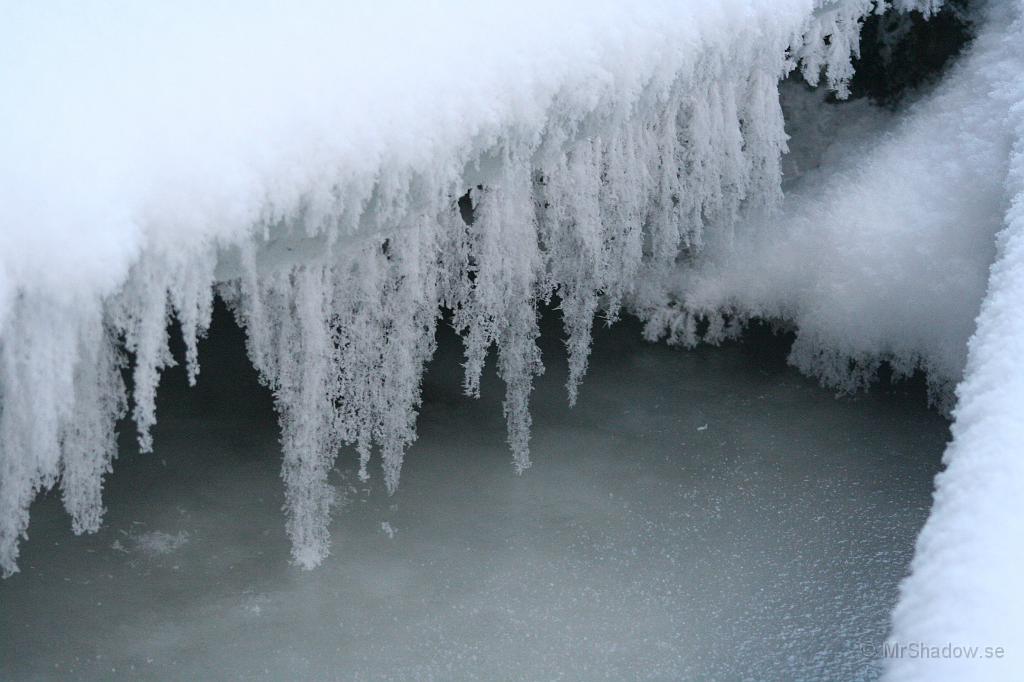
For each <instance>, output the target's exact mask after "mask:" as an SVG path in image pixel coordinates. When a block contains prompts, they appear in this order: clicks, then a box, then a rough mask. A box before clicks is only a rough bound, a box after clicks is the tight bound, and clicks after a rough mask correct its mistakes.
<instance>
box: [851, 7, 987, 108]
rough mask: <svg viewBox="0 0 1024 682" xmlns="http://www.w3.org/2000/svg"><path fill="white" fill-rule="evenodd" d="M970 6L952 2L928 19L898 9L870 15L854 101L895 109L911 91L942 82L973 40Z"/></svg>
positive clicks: (857, 68)
mask: <svg viewBox="0 0 1024 682" xmlns="http://www.w3.org/2000/svg"><path fill="white" fill-rule="evenodd" d="M970 4H971V3H970V2H969V0H948V1H947V2H946V3H944V4H943V6H942V8H941V9H940V10H939V11H938V13H937V14H935V15H934V16H932V17H930V18H927V19H926V18H925V17H924V15H922V14H921V13H920V12H918V11H916V10H915V11H912V12H901V11H897V10H895V9H892V8H890V9H889V10H888V11H887V12H886V13H885V14H882V15H878V14H872V15H870V16H869V17H868V18H867V19H866V20H865V21H864V28H863V29H862V31H861V39H860V45H861V48H860V57H859V58H855V59H854V60H853V65H854V76H853V78H852V79H851V81H850V95H851V97H852V98H858V97H870V98H871V99H872V100H874V101H875V102H877V103H878V104H883V105H888V106H895V105H896V104H898V103H899V102H900V101H901V100H902V98H903V97H904V95H906V94H907V93H908V92H909V91H912V90H914V89H916V88H919V87H921V86H923V85H927V84H929V83H933V82H935V81H937V80H938V79H939V78H940V77H941V75H942V73H943V72H944V71H945V70H946V67H947V66H949V64H950V63H951V62H952V61H953V59H954V58H955V57H956V56H957V55H959V54H960V52H961V51H962V50H963V48H964V47H965V46H966V45H967V43H968V42H969V41H970V39H971V38H972V37H973V34H972V30H973V27H972V22H971V8H970V7H969V5H970Z"/></svg>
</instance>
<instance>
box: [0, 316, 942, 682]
mask: <svg viewBox="0 0 1024 682" xmlns="http://www.w3.org/2000/svg"><path fill="white" fill-rule="evenodd" d="M560 326H561V321H560V320H559V319H558V317H557V315H553V314H548V315H546V316H544V317H542V318H541V330H542V335H541V341H540V345H541V350H542V352H543V356H544V361H545V365H546V366H547V372H546V373H545V374H544V375H543V376H542V377H539V378H538V379H537V388H536V393H535V395H534V398H533V405H534V409H533V419H534V423H533V433H534V435H533V440H532V445H533V448H532V449H533V453H534V455H535V458H536V459H535V463H534V466H533V468H532V469H531V470H530V472H529V474H528V475H526V476H521V477H517V476H512V475H510V474H509V471H508V467H507V458H508V454H507V449H506V448H505V446H504V439H505V423H504V420H503V418H502V415H501V401H502V397H501V380H500V378H499V377H498V375H497V373H496V363H495V359H494V358H493V357H492V359H491V360H490V361H489V362H488V365H487V367H486V368H485V371H484V373H483V375H482V377H481V389H482V391H481V393H482V396H481V399H480V400H479V401H476V400H470V399H468V398H466V397H465V396H463V395H461V393H462V386H461V383H462V382H461V367H460V363H461V362H462V352H461V348H460V342H459V340H458V339H456V338H455V337H454V335H453V334H452V333H451V332H450V331H448V330H447V329H442V332H441V334H440V338H439V341H438V349H437V352H436V355H435V358H434V360H433V361H432V363H431V365H430V367H429V368H428V370H427V373H426V375H425V378H424V386H423V395H424V404H423V408H422V414H421V416H420V419H419V433H420V438H419V440H418V441H417V442H416V443H415V444H414V445H413V446H412V447H411V448H410V450H409V452H408V455H407V461H406V464H405V467H404V472H403V482H402V486H401V488H400V489H399V490H398V492H397V493H396V494H395V495H393V496H389V495H388V494H387V490H386V488H385V485H384V481H383V480H382V479H381V478H380V477H374V478H373V479H372V480H370V481H368V482H366V483H363V482H362V481H360V480H359V476H358V455H357V453H356V452H354V451H353V450H352V449H346V450H344V451H343V453H342V455H341V457H340V458H339V460H338V462H337V469H336V470H335V471H332V473H331V477H330V483H331V485H332V487H333V489H334V500H335V504H336V505H337V506H338V507H340V511H339V512H338V513H336V514H335V518H334V520H333V521H332V523H331V526H330V529H331V531H332V534H333V535H334V538H335V543H336V545H335V546H336V551H334V552H332V554H331V556H329V557H327V558H326V559H325V560H324V562H323V564H322V565H321V567H320V568H319V569H318V570H316V571H311V572H309V571H302V570H299V569H298V568H296V567H294V566H290V565H289V564H288V562H287V560H286V558H287V555H288V544H289V540H288V537H287V535H286V534H285V533H284V531H283V529H282V524H281V519H280V513H279V511H278V510H279V507H280V505H281V503H282V502H283V500H284V495H283V494H282V491H281V486H280V479H279V478H278V469H279V465H280V449H279V446H278V443H277V436H278V430H277V425H276V423H275V416H274V413H273V407H272V401H271V397H270V395H269V392H267V391H262V390H260V388H259V386H258V385H257V383H256V378H255V376H254V373H253V371H252V370H251V368H249V367H248V365H247V363H246V361H245V358H244V357H243V355H244V354H243V352H242V347H243V343H244V341H243V338H242V335H241V333H239V331H238V330H237V329H232V328H231V324H230V316H229V315H228V314H226V312H225V311H223V310H220V311H218V312H217V314H216V315H215V320H214V324H213V327H212V329H211V337H210V339H209V340H207V341H205V342H203V344H202V345H201V355H200V357H201V360H202V362H203V363H204V370H203V371H204V375H203V380H202V381H201V382H200V384H199V385H198V386H197V387H196V388H194V389H189V388H188V387H187V385H186V377H185V372H184V369H183V368H181V367H179V368H175V369H173V370H171V371H169V372H168V373H167V375H166V376H165V378H164V386H162V388H161V391H160V394H159V396H158V410H159V411H160V414H161V418H160V422H159V423H158V424H157V425H156V427H155V428H154V433H153V435H154V444H153V447H154V450H153V455H152V456H146V457H127V456H125V457H123V458H122V460H121V461H120V462H119V467H118V472H117V474H116V475H114V476H112V477H111V478H110V481H109V484H108V490H107V493H106V504H107V506H108V507H109V512H108V514H107V520H106V522H105V524H104V526H103V528H102V529H101V530H100V531H99V532H98V533H97V534H95V535H90V536H81V537H76V536H74V535H72V533H71V532H70V530H69V529H68V528H67V522H66V517H65V515H64V513H63V512H62V510H61V508H60V503H59V500H58V499H57V498H56V496H55V495H48V496H44V497H42V498H41V499H40V500H39V501H38V502H37V503H36V504H35V506H34V507H33V510H32V523H31V526H30V536H31V537H30V539H29V540H28V541H27V542H25V543H23V547H22V557H21V567H22V572H21V573H20V574H18V575H16V576H13V577H12V578H10V579H8V580H6V581H3V582H0V604H2V605H3V608H0V633H3V636H2V637H0V677H2V678H3V679H4V680H9V681H11V682H15V681H18V680H22V679H34V678H39V677H43V678H47V677H63V678H74V679H80V680H91V679H96V680H117V679H139V678H145V679H196V678H200V679H209V678H211V677H215V678H217V679H296V678H299V679H345V680H360V679H366V680H385V679H395V680H411V679H421V680H429V679H437V680H463V679H485V680H494V679H520V678H525V679H535V680H546V679H558V677H559V676H560V675H561V676H563V677H565V678H568V679H588V680H595V679H597V680H599V679H633V678H635V677H638V676H643V675H644V674H647V675H649V676H650V677H652V678H655V679H663V680H687V679H692V680H707V679H719V680H736V679H753V680H806V679H826V680H833V679H836V680H870V679H875V678H876V677H877V676H878V674H879V673H880V666H879V665H878V664H877V663H876V662H875V658H876V656H877V653H878V651H879V650H880V645H881V642H882V640H883V638H884V637H885V632H886V628H887V625H888V614H889V610H890V608H891V606H892V604H893V603H894V601H895V598H896V594H897V585H898V581H899V579H900V577H901V576H902V575H903V573H904V571H905V567H906V565H907V562H908V561H909V559H910V553H911V551H912V548H913V540H914V536H915V534H916V533H917V531H918V529H919V528H920V526H921V524H922V523H923V522H924V519H925V516H926V514H927V510H928V507H929V504H930V500H929V495H930V491H931V481H932V477H933V476H934V474H935V472H936V471H937V470H938V468H939V464H940V463H939V457H940V454H941V452H942V448H943V446H944V442H945V439H946V437H947V435H948V429H947V423H946V422H945V421H944V420H943V419H942V418H941V417H939V416H938V415H936V414H935V413H934V412H930V411H928V410H927V409H926V408H925V404H924V400H923V399H922V395H921V392H920V388H919V389H918V392H917V393H914V394H911V395H906V396H905V395H900V394H895V395H890V394H887V393H884V392H882V391H876V392H873V393H871V394H869V395H864V396H857V397H854V398H842V399H839V400H836V399H834V397H833V395H832V393H831V391H828V390H824V389H821V388H819V387H818V386H817V385H816V384H815V383H814V382H813V381H812V380H808V379H806V378H804V377H801V376H800V375H799V374H798V373H797V372H796V371H795V370H793V369H791V368H787V367H786V366H785V364H784V362H782V360H781V358H767V359H761V358H760V357H759V356H757V355H754V354H752V353H751V352H750V350H751V349H752V348H758V347H760V345H753V344H751V345H748V346H747V347H746V348H744V347H736V346H732V347H727V348H709V347H703V348H700V349H697V350H694V351H690V352H679V351H677V350H674V349H670V348H667V347H665V346H663V345H650V344H646V343H645V342H643V341H642V339H641V335H640V329H639V325H638V324H637V323H636V322H635V321H634V320H630V319H626V320H624V321H623V323H622V324H620V325H616V326H615V327H612V328H611V329H610V330H606V329H603V328H598V329H597V330H596V333H595V339H594V355H593V357H592V359H591V368H590V372H589V374H588V377H587V381H586V382H584V384H583V385H582V386H581V387H580V391H579V396H578V401H577V405H576V406H575V407H574V408H573V409H569V408H568V406H567V405H566V403H565V392H564V388H563V384H564V382H565V381H566V379H567V377H568V359H567V357H566V351H565V349H564V347H563V346H562V345H561V343H560V339H559V328H560ZM705 424H707V429H706V430H704V431H700V430H699V429H700V428H701V427H702V426H703V425H705ZM130 435H131V434H125V437H124V438H123V444H124V450H125V451H126V452H128V451H131V450H132V449H133V447H132V446H133V443H132V439H131V437H130ZM388 528H390V529H391V530H392V531H394V536H393V537H389V533H388V530H387V529H388ZM186 533H187V536H186V535H185V534H186ZM178 538H184V539H187V542H185V543H180V544H179V543H178V542H177V539H178ZM145 539H158V540H159V541H160V542H157V543H146V542H144V540H145ZM171 540H174V541H173V542H171ZM114 543H118V546H119V548H120V549H112V547H111V546H112V545H113V544H114ZM153 545H155V546H157V547H161V548H163V549H170V548H171V547H174V549H173V551H170V552H167V553H154V552H152V551H147V548H148V547H151V546H153ZM174 545H177V546H176V547H175V546H174ZM53 642H59V643H60V645H59V646H54V645H53Z"/></svg>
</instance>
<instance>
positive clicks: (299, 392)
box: [0, 0, 931, 574]
mask: <svg viewBox="0 0 1024 682" xmlns="http://www.w3.org/2000/svg"><path fill="white" fill-rule="evenodd" d="M904 4H905V3H904ZM930 4H931V3H928V5H929V6H930ZM872 9H873V4H872V3H871V2H868V1H867V0H844V1H842V2H828V3H819V2H812V0H784V1H780V0H771V1H769V0H723V1H722V2H716V3H711V4H709V3H705V2H697V1H696V0H693V1H690V2H679V1H676V0H673V1H669V0H661V1H651V2H645V3H640V4H637V3H624V2H597V3H595V2H590V1H588V2H582V1H581V0H576V1H568V0H567V1H565V2H554V3H552V2H538V1H531V2H522V3H515V4H514V5H512V6H508V7H506V6H495V5H491V4H487V3H476V4H465V3H461V2H454V1H452V2H440V3H431V4H429V5H422V4H420V5H415V6H411V4H410V3H407V2H382V3H375V4H374V5H373V7H372V8H363V7H360V6H357V5H355V4H352V3H346V4H341V5H339V4H338V3H308V4H303V5H302V6H301V7H298V8H296V7H285V6H282V5H279V4H277V3H271V2H265V3H264V2H257V3H253V4H251V5H249V6H248V7H247V9H246V12H245V13H244V14H243V15H239V13H238V11H237V8H236V7H235V6H234V5H232V4H230V3H224V2H213V3H209V2H203V3H197V2H196V3H185V4H175V5H174V6H170V5H166V6H164V5H159V6H149V5H147V6H142V5H136V4H133V3H123V2H108V3H102V4H101V5H98V6H89V7H85V6H80V5H77V4H73V3H61V2H53V3H47V4H46V5H45V6H33V7H28V6H23V7H16V8H12V9H11V10H10V11H9V12H8V13H7V15H6V16H5V21H4V22H3V27H2V29H0V31H2V33H0V64H3V65H4V66H3V67H2V70H0V87H2V89H3V91H4V93H5V96H4V98H3V101H2V103H0V130H3V131H4V133H3V135H4V136H3V138H2V139H0V158H2V159H3V162H2V165H0V203H2V204H3V205H4V207H5V210H4V216H3V223H2V227H3V229H0V287H2V288H0V404H2V406H3V407H2V412H0V471H2V473H3V475H2V478H0V569H2V571H3V573H4V574H9V573H11V572H13V571H15V570H16V559H17V553H18V549H17V547H18V541H19V538H20V537H21V536H23V535H24V533H25V530H26V528H27V523H28V505H29V503H30V501H31V500H32V498H33V497H34V496H35V495H36V494H37V493H38V492H39V491H40V490H43V489H49V488H50V487H52V486H53V485H54V484H56V483H57V481H58V480H59V481H60V482H61V484H62V485H63V487H64V493H65V499H66V501H67V508H68V510H69V511H70V512H71V513H72V514H73V517H74V518H73V523H74V526H75V528H77V529H81V530H92V529H94V528H95V526H96V524H97V523H98V522H99V518H100V516H101V507H100V506H99V505H100V494H99V492H100V489H101V487H102V475H103V474H104V473H105V472H106V471H107V470H108V469H109V467H110V462H111V460H112V458H113V456H114V454H115V450H114V445H113V443H114V441H113V436H112V433H113V426H114V424H115V422H116V420H117V419H118V418H119V417H120V416H121V415H122V413H123V411H124V410H125V409H127V408H128V407H130V409H131V414H132V417H133V419H134V421H135V423H136V425H137V426H138V431H139V433H138V437H139V442H140V445H141V446H142V449H143V450H144V451H145V450H148V449H149V447H150V445H151V435H150V432H151V429H152V427H153V425H154V424H155V423H156V414H155V400H156V398H155V396H156V389H157V384H158V382H159V376H160V372H161V370H162V369H164V368H165V367H167V366H168V365H169V363H170V356H169V354H168V352H167V322H168V320H169V319H171V318H172V317H173V318H174V319H177V320H178V321H179V322H180V323H181V325H182V328H183V331H184V333H185V336H186V344H187V345H188V346H189V348H190V349H192V350H190V352H189V354H188V357H187V361H188V363H189V375H190V378H191V379H192V380H194V379H195V378H196V376H197V373H198V366H197V365H196V362H195V352H194V348H195V346H196V343H197V339H198V338H200V337H201V336H202V335H203V334H204V332H205V329H206V326H207V324H208V322H209V315H210V301H211V300H212V290H213V286H214V283H215V282H219V283H220V284H221V285H222V287H223V293H224V295H225V297H227V298H229V299H230V300H231V301H232V304H233V306H234V308H235V310H236V313H237V315H238V318H239V320H240V321H241V322H242V323H243V324H244V325H245V327H246V329H247V332H248V335H249V343H248V350H249V354H250V357H251V358H252V361H253V363H254V364H255V365H256V367H257V369H258V370H259V371H260V373H261V377H262V379H263V381H264V382H265V383H266V385H268V386H269V387H271V388H272V389H273V391H274V393H275V397H276V401H277V406H278V412H279V415H280V419H281V429H282V449H283V451H284V467H283V478H284V481H285V486H286V490H287V497H286V499H287V502H286V509H287V512H288V522H287V524H288V529H289V532H290V535H291V537H292V540H293V543H294V548H293V554H294V557H295V559H296V560H297V561H298V562H299V563H301V564H303V565H306V566H312V565H315V564H316V563H318V562H319V561H320V560H321V559H322V558H323V557H324V556H325V555H326V553H327V551H328V541H329V536H328V533H327V531H326V528H327V522H328V511H329V508H330V506H331V497H330V494H329V490H328V488H327V484H326V472H327V471H328V470H329V468H330V465H331V462H332V461H333V458H334V457H335V455H336V453H337V447H338V445H339V444H340V443H342V442H352V443H355V444H356V445H357V447H358V448H359V449H360V451H361V453H362V456H363V458H364V466H363V468H362V472H361V473H363V474H364V475H366V474H368V473H369V471H368V470H367V469H366V466H365V463H366V460H367V459H368V457H369V455H370V451H371V448H372V447H377V448H379V450H380V453H381V460H382V464H383V469H384V478H385V482H386V485H387V487H388V488H389V489H392V490H393V489H394V488H395V486H396V485H397V482H398V476H399V471H400V468H401V463H402V458H403V454H404V451H405V449H406V448H407V447H408V446H409V444H410V443H411V442H412V441H413V440H414V438H415V430H414V424H415V417H416V408H417V406H418V403H419V378H420V374H421V371H422V366H423V363H424V361H425V360H426V359H427V358H428V357H429V356H430V353H431V351H432V345H431V344H432V342H433V341H432V340H433V329H434V326H435V325H436V322H437V315H438V307H439V305H440V304H446V305H447V306H449V307H451V308H453V309H454V311H455V324H456V326H457V327H458V328H459V329H460V330H461V331H463V333H464V338H465V341H466V365H467V367H466V369H467V374H466V381H465V387H466V389H467V391H468V392H470V393H473V394H475V393H476V390H477V384H478V380H479V369H480V366H481V363H482V359H483V357H484V355H485V353H486V351H487V349H488V348H489V347H491V346H492V345H494V346H496V347H497V349H498V356H499V358H498V361H499V369H500V374H501V376H502V378H503V379H504V381H505V384H506V389H505V401H504V413H505V416H506V422H507V426H508V440H509V443H510V446H511V448H512V451H513V458H514V463H515V466H516V468H517V469H518V470H522V469H524V468H525V467H527V466H528V465H529V456H528V440H529V433H530V413H529V411H528V409H527V402H528V398H529V395H530V391H531V386H532V381H533V379H534V377H535V376H537V374H538V373H539V372H540V371H541V369H542V367H541V365H540V362H539V359H538V355H537V349H536V335H537V324H536V319H535V309H536V305H537V303H538V302H539V301H542V300H545V299H547V298H549V297H550V296H551V295H552V294H555V293H557V294H558V295H559V296H560V298H561V300H562V301H563V305H564V307H565V310H566V312H567V313H569V315H568V317H567V333H568V336H569V345H570V347H571V349H572V353H573V361H572V362H573V372H572V373H571V375H570V378H569V380H568V382H567V383H568V387H569V397H570V401H571V400H573V399H574V397H575V391H576V387H577V386H578V383H579V379H580V377H581V376H582V373H583V371H584V369H585V368H586V356H587V348H588V345H589V341H588V334H589V331H588V330H589V327H590V325H591V323H592V316H593V313H594V311H595V310H597V309H599V308H604V309H605V310H604V312H605V314H606V315H608V316H611V317H614V315H615V313H616V311H617V308H618V305H619V302H620V300H621V298H622V296H623V294H624V293H625V292H626V291H627V290H628V289H629V288H630V287H632V286H633V285H634V284H635V283H636V282H637V281H641V280H646V279H653V278H657V277H658V276H660V273H662V272H663V271H664V268H666V267H668V266H669V265H670V264H671V263H672V262H673V261H674V259H675V258H676V257H677V255H678V254H679V250H680V248H684V249H690V250H693V249H697V248H699V247H700V245H701V244H702V243H703V241H704V239H705V234H706V233H707V234H711V233H714V232H715V231H717V230H721V229H725V228H727V226H728V225H729V224H730V223H731V222H732V221H733V220H734V219H736V218H737V217H738V216H739V215H741V214H742V213H743V212H744V210H746V208H747V207H749V206H765V205H769V206H770V205H772V204H773V203H775V202H776V201H777V200H778V198H779V194H780V193H779V170H778V163H779V154H780V152H781V151H782V150H783V148H784V145H785V138H784V134H783V128H782V118H781V113H780V110H779V106H778V98H777V88H776V86H777V82H778V80H779V79H780V78H781V77H783V76H784V75H785V74H786V73H788V72H789V71H790V70H792V69H793V68H796V66H797V62H798V61H800V62H802V64H803V70H804V72H805V73H806V74H807V76H808V77H809V78H811V79H812V80H816V79H817V78H818V75H819V72H824V75H825V78H826V80H827V82H828V83H829V84H830V85H831V86H832V87H835V88H837V89H840V90H841V89H842V87H843V79H844V78H845V77H847V76H848V75H849V69H850V57H851V55H852V54H854V53H855V52H856V48H857V30H858V18H859V17H860V16H862V15H863V14H864V13H865V12H869V11H872ZM499 37H500V38H499ZM474 187H475V188H476V189H475V190H474V192H473V195H472V200H473V203H474V204H475V205H474V207H473V208H474V213H475V215H476V220H475V221H473V223H472V225H466V224H465V223H463V222H461V220H460V211H459V208H458V207H457V200H458V198H459V197H461V196H463V195H464V194H465V192H466V191H467V189H470V188H474ZM641 231H642V232H641ZM598 293H600V294H602V295H604V298H603V299H602V300H601V301H600V302H598V300H597V294H598ZM99 346H105V347H104V348H100V347H99ZM124 350H127V351H128V354H129V357H122V351H124ZM128 360H130V362H131V365H132V371H131V379H132V380H131V382H130V383H131V386H130V388H131V398H132V399H131V404H130V406H129V405H127V403H126V399H125V395H126V393H125V388H124V386H123V384H122V377H121V374H120V367H121V365H122V364H123V363H124V362H126V361H128Z"/></svg>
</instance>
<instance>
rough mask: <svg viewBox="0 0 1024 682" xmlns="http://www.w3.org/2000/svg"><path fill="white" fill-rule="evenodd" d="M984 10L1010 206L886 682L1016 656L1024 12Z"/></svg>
mask: <svg viewBox="0 0 1024 682" xmlns="http://www.w3.org/2000/svg"><path fill="white" fill-rule="evenodd" d="M992 11H993V12H994V13H995V17H994V19H993V20H994V21H997V22H1000V24H1001V25H1003V26H1007V27H1009V29H1008V30H1006V31H1005V32H1004V33H1003V34H1002V36H1001V40H1002V42H1003V45H1004V49H1005V50H1006V53H1007V54H1011V55H1015V56H1016V57H1017V59H1016V61H1007V62H1006V63H1004V64H1002V65H1001V67H1000V68H1001V72H1000V74H999V75H1000V76H1001V78H1002V87H1001V88H1000V91H1001V92H999V93H998V95H999V96H1001V97H1004V98H1006V99H1008V100H1009V101H1011V102H1015V104H1014V106H1013V107H1012V108H1011V110H1010V127H1011V130H1012V131H1013V132H1014V137H1015V140H1016V143H1015V146H1014V149H1013V153H1012V156H1011V160H1010V172H1009V176H1008V179H1007V183H1006V188H1007V193H1008V195H1009V196H1010V197H1012V198H1011V205H1010V208H1009V210H1008V211H1007V214H1006V223H1005V225H1006V226H1005V228H1004V229H1003V231H1002V232H1001V233H1000V234H999V236H998V247H999V252H998V256H997V260H996V262H995V264H993V266H992V268H991V271H990V278H989V286H988V292H987V294H986V296H985V299H984V302H983V303H982V307H981V312H980V314H979V315H978V319H977V330H976V331H975V333H974V335H973V337H972V338H971V340H970V343H969V351H968V361H967V370H966V373H965V378H964V380H963V382H962V383H961V384H960V385H959V386H958V388H957V396H958V402H957V406H956V409H955V410H954V417H955V421H954V423H953V426H952V434H953V440H952V442H951V443H950V444H949V447H948V448H947V450H946V452H945V455H944V457H943V462H944V463H945V465H946V468H945V470H944V471H943V472H942V473H940V474H939V475H938V477H937V478H936V491H935V497H934V506H933V507H932V512H931V515H930V516H929V518H928V521H927V522H926V524H925V526H924V529H923V530H922V531H921V534H920V536H919V537H918V541H917V548H916V553H915V557H914V560H913V563H912V565H911V575H910V576H909V577H908V578H907V579H906V580H905V581H904V583H903V585H902V587H901V596H900V600H899V603H898V605H897V607H896V609H895V611H894V613H893V630H892V634H891V636H890V638H889V641H888V642H887V644H886V649H885V656H886V663H887V669H886V679H887V680H892V681H897V680H898V681H901V682H902V681H905V680H906V681H909V680H922V681H924V680H927V681H928V682H942V681H944V680H982V679H984V680H992V681H995V680H1017V679H1020V676H1021V661H1022V660H1024V659H1022V656H1024V626H1022V625H1021V620H1020V618H1021V613H1022V612H1024V590H1021V589H1020V578H1021V573H1020V572H1021V566H1024V495H1022V491H1024V414H1022V408H1024V316H1022V314H1021V312H1022V311H1021V302H1022V301H1024V72H1022V70H1021V68H1020V66H1019V64H1020V63H1021V59H1024V52H1022V50H1021V47H1020V37H1021V35H1022V34H1024V7H1022V6H1021V3H1019V2H1017V1H1014V2H1008V3H1006V4H1005V6H993V10H992Z"/></svg>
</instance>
